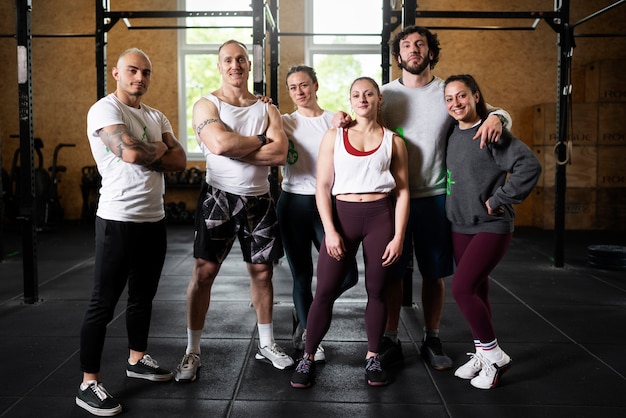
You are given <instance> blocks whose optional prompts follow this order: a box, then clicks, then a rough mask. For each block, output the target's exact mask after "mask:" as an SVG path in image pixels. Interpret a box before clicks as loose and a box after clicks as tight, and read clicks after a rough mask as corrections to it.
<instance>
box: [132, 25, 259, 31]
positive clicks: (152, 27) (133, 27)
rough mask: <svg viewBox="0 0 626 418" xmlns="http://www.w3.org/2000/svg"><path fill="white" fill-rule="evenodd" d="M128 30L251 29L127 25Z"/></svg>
mask: <svg viewBox="0 0 626 418" xmlns="http://www.w3.org/2000/svg"><path fill="white" fill-rule="evenodd" d="M127 29H128V30H137V29H143V30H155V29H252V26H127Z"/></svg>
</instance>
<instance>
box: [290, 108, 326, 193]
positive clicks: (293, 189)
mask: <svg viewBox="0 0 626 418" xmlns="http://www.w3.org/2000/svg"><path fill="white" fill-rule="evenodd" d="M282 118H283V129H284V130H285V133H286V134H287V138H288V139H289V151H288V152H287V161H286V163H285V165H284V167H283V181H282V189H283V190H284V191H286V192H289V193H295V194H301V195H314V194H315V183H316V179H317V155H318V153H319V149H320V143H321V142H322V138H323V137H324V134H325V133H326V131H327V130H328V129H330V128H331V127H332V124H331V122H332V120H333V113H332V112H329V111H328V110H325V111H324V113H323V114H322V115H320V116H316V117H306V116H303V115H302V114H300V113H298V112H297V111H296V112H293V113H291V114H289V115H282Z"/></svg>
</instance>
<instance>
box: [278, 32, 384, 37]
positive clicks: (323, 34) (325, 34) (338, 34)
mask: <svg viewBox="0 0 626 418" xmlns="http://www.w3.org/2000/svg"><path fill="white" fill-rule="evenodd" d="M278 36H382V34H380V33H311V32H279V33H278Z"/></svg>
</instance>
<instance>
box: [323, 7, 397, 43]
mask: <svg viewBox="0 0 626 418" xmlns="http://www.w3.org/2000/svg"><path fill="white" fill-rule="evenodd" d="M311 1H312V2H313V32H314V33H334V34H344V33H350V34H352V33H355V34H380V33H381V32H382V28H383V10H382V7H383V4H382V2H383V1H387V0H341V1H337V0H311ZM329 10H332V13H329ZM380 39H381V38H380V35H378V36H314V37H313V43H315V44H380Z"/></svg>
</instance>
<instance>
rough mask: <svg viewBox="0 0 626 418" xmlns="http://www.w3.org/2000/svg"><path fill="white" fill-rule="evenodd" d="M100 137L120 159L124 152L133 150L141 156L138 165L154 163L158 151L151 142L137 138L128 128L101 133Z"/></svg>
mask: <svg viewBox="0 0 626 418" xmlns="http://www.w3.org/2000/svg"><path fill="white" fill-rule="evenodd" d="M100 135H101V137H102V139H103V141H104V142H105V143H106V145H107V146H108V148H109V149H110V150H111V152H113V153H114V154H115V155H116V156H117V157H118V158H120V159H123V158H122V154H123V153H124V150H126V149H128V150H133V151H135V152H137V153H138V154H139V159H138V162H137V163H138V164H140V165H145V164H149V163H151V162H153V161H154V159H155V156H156V149H155V147H154V145H152V144H150V143H149V142H144V141H141V140H139V139H137V138H135V137H134V136H133V135H132V134H131V133H130V132H129V131H128V129H127V128H126V127H122V126H119V127H117V128H116V129H115V130H113V131H112V132H106V131H101V132H100Z"/></svg>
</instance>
